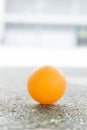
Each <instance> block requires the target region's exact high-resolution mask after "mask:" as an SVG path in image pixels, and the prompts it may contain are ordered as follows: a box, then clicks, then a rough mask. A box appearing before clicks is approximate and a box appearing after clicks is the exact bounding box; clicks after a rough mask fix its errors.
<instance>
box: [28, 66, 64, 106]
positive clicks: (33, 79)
mask: <svg viewBox="0 0 87 130" xmlns="http://www.w3.org/2000/svg"><path fill="white" fill-rule="evenodd" d="M27 88H28V92H29V93H30V95H31V97H32V98H33V99H34V100H36V101H37V102H39V103H40V104H53V103H55V102H57V101H58V100H59V99H60V98H61V97H62V96H63V94H64V92H65V90H66V80H65V77H64V76H63V74H62V73H61V72H60V71H59V70H57V69H56V68H54V67H51V66H44V67H41V68H39V69H37V70H36V71H35V72H33V73H32V74H31V75H30V77H29V79H28V84H27Z"/></svg>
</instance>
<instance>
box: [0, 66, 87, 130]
mask: <svg viewBox="0 0 87 130" xmlns="http://www.w3.org/2000/svg"><path fill="white" fill-rule="evenodd" d="M31 71H32V68H20V69H19V68H0V130H29V129H32V128H33V129H40V130H43V129H46V130H50V129H57V130H87V86H80V85H79V86H77V85H75V84H71V83H67V91H66V93H65V95H64V97H63V98H62V99H61V100H60V101H59V102H57V103H56V104H54V105H49V106H42V105H40V104H38V103H37V102H35V101H34V100H33V99H32V98H31V97H30V96H29V95H28V93H27V88H26V84H27V78H28V76H29V74H30V72H31Z"/></svg>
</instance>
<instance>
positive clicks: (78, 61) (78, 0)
mask: <svg viewBox="0 0 87 130" xmlns="http://www.w3.org/2000/svg"><path fill="white" fill-rule="evenodd" d="M86 45H87V1H86V0H0V66H36V65H37V66H39V65H44V64H51V65H56V66H64V67H65V66H70V67H71V66H72V67H87V62H86V56H87V49H86Z"/></svg>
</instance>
